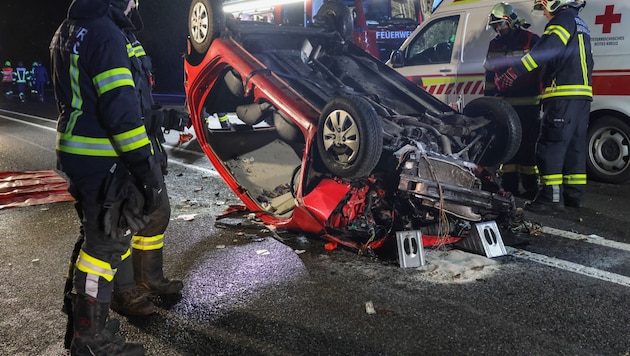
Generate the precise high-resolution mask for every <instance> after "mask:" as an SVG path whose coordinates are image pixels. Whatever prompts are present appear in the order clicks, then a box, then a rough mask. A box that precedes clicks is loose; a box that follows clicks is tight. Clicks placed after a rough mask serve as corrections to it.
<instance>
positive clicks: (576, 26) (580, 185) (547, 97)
mask: <svg viewBox="0 0 630 356" xmlns="http://www.w3.org/2000/svg"><path fill="white" fill-rule="evenodd" d="M585 5H586V2H585V1H584V0H535V2H534V10H537V11H543V13H544V14H545V17H546V18H547V20H549V22H548V23H547V25H546V26H545V31H544V33H543V34H542V36H541V37H540V41H539V42H538V43H537V44H536V45H535V46H534V47H533V48H532V49H531V51H530V52H529V53H528V54H526V55H525V56H523V57H522V58H521V59H520V60H519V61H518V62H517V63H516V64H515V65H514V66H513V67H511V68H509V69H508V70H507V71H505V73H503V74H502V75H501V77H499V78H497V80H496V84H497V87H499V88H507V87H509V86H511V85H512V83H513V82H514V80H515V79H516V78H518V77H519V76H521V75H524V74H526V73H530V72H532V71H534V70H537V69H538V68H543V75H542V84H543V92H542V104H543V111H544V114H543V119H542V126H541V131H540V138H539V140H538V143H537V148H536V157H537V164H538V168H539V169H540V181H541V190H540V191H539V193H538V195H537V196H536V198H535V199H534V200H533V202H532V203H531V204H529V205H527V206H526V209H528V210H530V211H534V212H541V213H548V212H557V211H564V210H565V206H569V207H575V208H580V207H582V206H583V204H584V191H585V188H586V132H587V129H588V121H589V113H590V109H591V101H592V100H593V85H592V82H593V80H592V76H593V53H592V50H591V35H590V31H589V29H588V26H587V25H586V23H585V22H584V21H583V20H582V19H581V18H580V17H579V11H580V10H581V9H582V8H583V7H584V6H585Z"/></svg>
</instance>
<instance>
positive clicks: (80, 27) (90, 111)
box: [50, 0, 152, 163]
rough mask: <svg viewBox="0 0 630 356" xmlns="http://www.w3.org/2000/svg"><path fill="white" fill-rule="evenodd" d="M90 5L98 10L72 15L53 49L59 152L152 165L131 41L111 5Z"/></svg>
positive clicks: (103, 2)
mask: <svg viewBox="0 0 630 356" xmlns="http://www.w3.org/2000/svg"><path fill="white" fill-rule="evenodd" d="M89 4H90V5H88V6H93V7H94V8H92V9H81V10H85V11H84V13H78V14H73V13H71V14H70V18H69V19H66V20H65V21H64V22H63V23H62V24H61V26H60V27H59V28H58V29H57V32H56V33H55V35H54V37H53V39H52V42H51V46H50V48H51V59H52V66H53V72H54V77H55V79H56V83H55V84H56V85H55V95H56V97H57V100H58V104H59V108H60V114H59V118H58V123H57V149H58V150H59V151H62V152H66V153H70V154H76V155H83V156H102V157H110V156H121V158H123V160H125V161H126V162H127V163H130V162H139V161H143V160H146V158H147V157H148V156H150V155H151V154H152V149H151V145H150V142H149V139H148V137H147V134H146V129H145V127H144V125H143V121H142V118H141V117H140V115H139V114H138V112H137V109H136V108H137V107H138V101H137V98H136V96H135V89H134V82H133V78H132V74H131V70H130V66H129V58H128V57H127V51H126V40H125V36H124V34H123V33H122V31H121V29H120V28H119V27H118V26H117V25H116V23H115V22H114V21H113V20H112V17H111V14H110V9H109V6H108V2H107V1H103V0H99V1H94V2H91V3H89ZM104 4H107V5H105V6H104ZM81 10H78V11H81ZM73 15H76V16H73Z"/></svg>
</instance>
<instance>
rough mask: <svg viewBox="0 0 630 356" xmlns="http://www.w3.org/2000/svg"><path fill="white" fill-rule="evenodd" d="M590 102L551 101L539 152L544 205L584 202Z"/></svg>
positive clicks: (546, 110) (548, 102) (545, 106)
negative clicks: (549, 203)
mask: <svg viewBox="0 0 630 356" xmlns="http://www.w3.org/2000/svg"><path fill="white" fill-rule="evenodd" d="M590 108H591V102H590V101H589V100H575V99H550V100H547V101H545V102H544V103H543V109H544V115H543V120H542V126H541V132H540V139H539V141H538V144H537V148H536V157H537V164H538V168H539V170H540V180H541V186H542V192H541V195H540V199H541V200H542V201H544V202H553V203H563V202H564V201H565V200H571V201H572V202H573V203H576V202H581V201H582V199H583V198H584V190H585V188H586V149H587V148H586V145H587V142H586V131H587V129H588V118H589V113H590Z"/></svg>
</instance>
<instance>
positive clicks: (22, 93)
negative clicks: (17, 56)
mask: <svg viewBox="0 0 630 356" xmlns="http://www.w3.org/2000/svg"><path fill="white" fill-rule="evenodd" d="M31 79H32V76H31V72H30V71H29V70H28V69H26V67H24V63H22V61H19V62H18V65H17V67H15V70H14V71H13V81H14V82H15V88H16V89H17V93H18V97H19V98H20V100H21V101H25V100H26V93H27V90H26V89H27V87H28V83H29V81H31Z"/></svg>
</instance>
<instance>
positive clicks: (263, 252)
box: [256, 250, 269, 255]
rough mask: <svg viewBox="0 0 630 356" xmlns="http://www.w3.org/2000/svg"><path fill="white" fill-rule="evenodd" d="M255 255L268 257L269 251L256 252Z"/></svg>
mask: <svg viewBox="0 0 630 356" xmlns="http://www.w3.org/2000/svg"><path fill="white" fill-rule="evenodd" d="M256 254H257V255H268V254H269V251H267V250H256Z"/></svg>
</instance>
